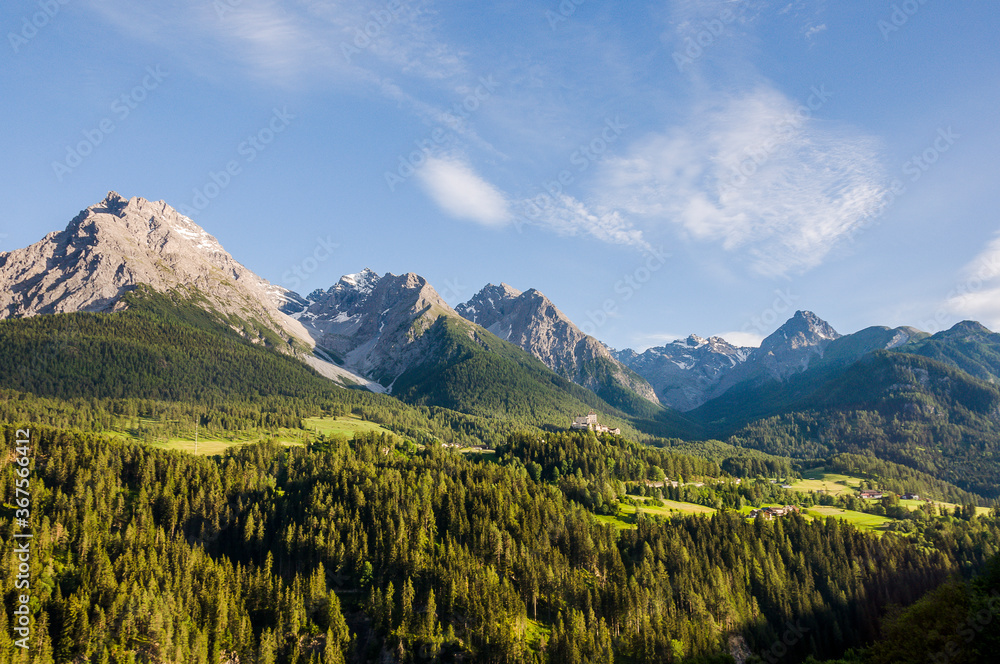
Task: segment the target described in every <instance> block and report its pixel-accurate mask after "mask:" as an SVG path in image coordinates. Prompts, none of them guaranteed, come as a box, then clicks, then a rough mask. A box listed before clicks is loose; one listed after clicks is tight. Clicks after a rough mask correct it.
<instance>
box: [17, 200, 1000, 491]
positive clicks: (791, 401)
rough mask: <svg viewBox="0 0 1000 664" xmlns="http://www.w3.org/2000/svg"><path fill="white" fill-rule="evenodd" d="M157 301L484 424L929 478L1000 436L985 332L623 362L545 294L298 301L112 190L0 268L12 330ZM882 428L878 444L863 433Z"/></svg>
mask: <svg viewBox="0 0 1000 664" xmlns="http://www.w3.org/2000/svg"><path fill="white" fill-rule="evenodd" d="M144 289H149V290H151V291H152V292H155V293H160V294H167V295H169V298H170V299H171V301H174V302H183V303H186V304H185V306H189V307H190V306H193V307H195V308H197V309H198V310H200V311H202V312H203V313H204V315H206V316H208V317H209V318H211V319H212V321H214V323H213V324H215V325H218V326H220V327H221V328H224V329H226V330H228V331H229V332H231V333H235V334H237V335H239V337H241V338H242V339H243V340H244V342H245V343H248V344H250V345H251V346H254V347H257V348H259V349H261V350H262V351H266V352H277V353H278V354H280V355H282V356H284V357H286V358H288V359H289V360H292V361H294V360H299V361H301V362H304V363H305V364H307V365H308V366H309V367H311V369H312V370H314V371H315V372H318V373H319V374H320V375H322V376H325V377H326V378H328V379H330V380H332V381H333V382H334V383H335V384H336V385H340V386H344V387H350V388H355V389H359V388H364V389H368V390H370V391H373V392H381V393H388V394H389V395H391V396H393V397H396V398H398V399H401V400H403V401H406V402H409V403H411V404H414V405H421V406H428V407H432V406H433V407H440V408H447V409H451V410H454V411H459V412H463V413H468V414H470V415H473V416H476V417H486V418H506V419H508V420H510V421H513V422H521V423H530V424H531V425H545V426H566V425H567V424H568V422H569V421H570V420H571V418H572V417H574V416H576V415H580V414H583V413H585V412H587V411H589V410H594V411H596V412H598V413H599V414H600V416H601V418H602V421H605V422H607V423H608V424H614V425H616V426H623V427H625V428H626V430H628V431H632V432H634V433H640V432H641V433H643V434H644V435H656V436H677V437H683V438H691V437H701V438H705V437H713V436H714V437H721V438H727V437H728V438H730V439H731V440H734V441H737V442H739V443H740V444H746V445H747V446H752V447H757V448H759V449H767V450H769V451H772V452H775V453H781V454H788V455H791V456H808V455H810V454H811V455H813V456H816V455H823V454H829V453H834V452H838V451H844V450H850V451H852V452H863V451H865V450H868V451H871V449H875V448H879V449H881V452H880V454H881V456H882V457H883V458H890V459H892V460H894V461H896V462H900V463H905V464H908V465H911V466H913V467H916V468H919V469H922V470H925V471H927V472H930V471H931V470H933V468H934V467H936V466H935V464H943V463H952V462H954V463H953V465H956V464H958V465H960V464H962V463H972V461H971V457H969V453H968V448H969V444H970V441H979V440H987V439H988V436H991V435H993V434H994V433H995V432H996V431H997V429H1000V426H998V425H997V406H998V405H1000V392H998V391H997V388H996V386H995V384H996V382H997V381H998V380H1000V335H996V334H994V333H992V332H991V331H989V330H988V329H986V328H985V327H983V326H981V325H979V324H978V323H974V322H968V321H967V322H963V323H960V324H958V325H956V326H955V327H954V328H952V329H951V330H947V331H945V332H940V333H938V334H935V335H933V336H930V335H928V334H927V333H924V332H921V331H919V330H916V329H914V328H910V327H898V328H888V327H871V328H867V329H865V330H861V331H859V332H856V333H853V334H847V335H842V334H840V333H838V332H837V331H836V330H834V329H833V328H832V327H831V326H830V325H829V324H828V323H826V322H825V321H823V320H822V319H820V318H819V317H818V316H816V315H815V314H813V313H811V312H809V311H798V312H796V313H795V314H794V315H793V316H792V317H791V318H790V319H789V320H788V321H787V322H785V323H784V324H783V325H782V326H781V327H779V328H778V329H777V330H776V331H775V332H774V333H772V334H771V335H769V336H768V337H767V338H765V339H764V340H763V341H762V343H761V344H760V346H759V347H756V348H750V347H738V346H734V345H732V344H730V343H729V342H727V341H726V340H725V339H722V338H719V337H710V338H707V339H705V338H702V337H699V336H697V335H694V334H692V335H690V336H688V337H687V338H686V339H682V340H677V341H674V342H672V343H669V344H666V345H663V346H660V347H655V348H649V349H647V350H645V351H643V352H641V353H639V352H636V351H633V350H631V349H625V350H621V351H615V350H612V349H610V348H608V347H607V346H605V345H604V344H603V343H602V342H600V341H599V340H597V339H595V338H594V337H591V336H588V335H586V334H584V333H583V332H582V331H581V330H580V328H579V327H577V326H576V325H575V324H574V323H573V322H572V320H570V319H569V317H567V316H566V315H565V313H563V312H562V311H561V310H560V309H559V308H558V307H557V306H556V305H555V303H553V302H552V301H551V300H549V299H548V298H547V297H546V296H545V295H543V294H542V293H541V292H539V291H538V290H536V289H529V290H527V291H524V292H522V291H519V290H517V289H515V288H513V287H512V286H509V285H507V284H505V283H501V284H500V285H493V284H488V285H486V286H485V287H484V288H483V289H482V290H480V291H479V292H478V293H477V294H476V295H474V296H473V297H472V298H471V299H470V300H468V301H467V302H464V303H462V304H459V305H457V306H456V307H455V308H452V307H451V306H449V305H448V303H447V302H445V301H444V299H443V298H442V297H441V296H440V294H438V292H437V291H436V290H435V289H434V287H433V286H432V285H431V284H429V283H428V282H427V280H426V279H424V278H423V277H421V276H419V275H417V274H413V273H404V274H400V275H396V274H391V273H387V274H383V275H379V274H377V273H375V272H373V271H371V270H369V269H364V270H362V271H361V272H358V273H355V274H349V275H345V276H343V277H341V279H340V280H339V281H338V282H337V283H335V284H333V285H332V286H331V287H330V288H329V289H326V290H322V289H320V290H316V291H313V292H312V293H309V294H308V295H305V296H303V295H300V294H298V293H295V292H292V291H290V290H288V289H285V288H282V287H280V286H277V285H273V284H270V283H268V282H267V281H266V280H265V279H263V278H261V277H259V276H258V275H256V274H254V273H253V272H252V271H251V270H249V269H248V268H246V267H245V266H243V265H242V264H240V263H239V262H238V261H237V260H236V259H234V258H233V257H232V256H231V255H230V254H229V253H227V252H226V251H225V250H224V249H223V248H222V246H221V245H220V244H219V243H218V241H217V240H216V239H215V238H214V237H212V236H211V235H210V234H208V233H207V232H206V231H205V230H203V229H202V228H200V227H199V226H198V225H197V224H195V223H194V222H193V221H192V220H190V219H189V218H187V217H185V216H183V215H181V214H179V213H178V212H177V211H176V210H174V209H173V208H172V207H170V206H169V205H168V204H166V203H165V202H163V201H158V202H150V201H147V200H145V199H143V198H138V197H137V198H131V199H126V198H124V197H122V196H120V195H119V194H117V193H115V192H110V193H109V194H108V195H107V196H106V197H105V199H104V200H102V201H101V202H100V203H98V204H96V205H93V206H90V207H88V208H86V209H85V210H83V211H81V212H80V213H79V214H78V215H76V217H74V218H73V219H72V220H71V221H70V222H69V224H68V225H67V227H66V228H65V229H64V230H62V231H57V232H53V233H50V234H49V235H47V236H45V237H44V238H42V239H41V240H40V241H39V242H37V243H35V244H33V245H31V246H29V247H27V248H24V249H18V250H15V251H11V252H5V253H0V317H2V318H5V319H8V320H10V321H16V320H19V319H31V318H33V317H36V316H38V315H42V314H45V315H49V314H69V313H75V312H90V313H105V314H106V313H115V312H122V311H123V310H127V309H128V308H129V306H130V302H131V303H135V302H137V301H139V300H136V299H135V297H132V295H133V294H141V293H144V292H146V290H144ZM140 299H141V298H140ZM156 306H157V307H161V305H160V304H157V305H156ZM161 309H162V307H161ZM159 310H160V309H158V311H159ZM185 316H187V317H188V318H190V315H189V314H185ZM101 343H104V337H102V341H101ZM181 351H182V349H178V352H181ZM143 352H147V351H143ZM149 352H152V351H149ZM144 361H145V360H144ZM150 361H152V360H150ZM160 361H161V362H163V361H164V360H163V359H162V358H161V359H160ZM0 378H2V377H0ZM8 382H9V381H8ZM865 413H868V414H869V415H866V414H865ZM872 414H874V415H872ZM876 415H877V418H879V419H878V421H877V422H876V424H875V425H872V426H875V430H874V433H871V432H870V433H868V434H865V435H866V436H868V438H864V436H861V435H860V434H859V433H858V432H859V431H862V430H865V429H864V428H863V427H859V426H856V425H855V424H851V423H853V422H857V421H861V420H865V419H866V418H868V419H870V418H871V417H876ZM834 420H836V421H837V422H841V423H842V424H839V425H838V426H840V427H841V428H840V429H838V430H837V431H839V433H837V432H836V431H835V430H834V429H835V428H834V427H833V424H832V422H833V421H834ZM806 421H808V422H815V423H817V424H816V425H815V426H814V425H812V424H810V425H802V422H806ZM845 422H846V423H847V424H844V423H845ZM901 423H903V424H901ZM870 424H871V423H870V422H869V425H870ZM946 424H947V425H948V426H951V427H953V429H951V430H950V431H952V432H953V433H954V432H958V433H954V435H955V436H957V439H956V441H955V442H954V445H953V446H952V447H950V448H949V447H948V445H937V446H934V447H935V449H936V450H937V451H929V449H928V448H927V446H925V445H924V446H922V445H919V444H918V443H917V442H915V441H914V439H913V437H912V436H911V437H910V438H905V437H903V436H901V434H899V427H900V426H904V428H905V427H910V429H909V430H910V431H911V432H912V431H918V430H919V431H921V432H926V435H928V436H931V435H939V433H934V432H940V431H942V430H943V429H942V427H943V426H944V425H946ZM845 426H846V427H850V428H849V429H848V430H846V432H845V430H844V428H843V427H845ZM762 427H763V429H762ZM762 432H764V433H762ZM789 432H792V433H789ZM921 435H923V434H921ZM781 440H794V441H795V442H794V444H792V443H787V444H786V443H781V442H780V441H781ZM865 440H867V441H868V442H867V443H866V442H864V441H865ZM789 444H791V445H793V447H794V449H792V450H791V451H789V450H788V449H783V448H781V446H782V445H786V446H787V445H789ZM983 444H984V445H987V446H991V445H992V444H991V443H983ZM879 446H881V447H879ZM963 446H964V447H963ZM990 449H992V447H990ZM953 480H954V481H955V482H956V483H957V484H959V485H961V477H960V476H959V475H957V474H955V476H954V477H953Z"/></svg>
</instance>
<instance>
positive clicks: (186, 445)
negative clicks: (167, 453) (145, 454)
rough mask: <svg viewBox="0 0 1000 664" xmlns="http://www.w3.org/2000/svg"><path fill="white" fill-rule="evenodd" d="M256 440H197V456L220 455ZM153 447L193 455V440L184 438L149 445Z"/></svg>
mask: <svg viewBox="0 0 1000 664" xmlns="http://www.w3.org/2000/svg"><path fill="white" fill-rule="evenodd" d="M255 442H257V440H252V441H251V440H247V441H232V440H202V439H200V438H199V439H198V455H199V456H212V455H213V454H222V453H223V452H225V451H226V450H227V449H229V448H230V447H236V446H239V445H248V444H250V443H255ZM150 444H151V445H152V446H153V447H159V448H162V449H165V450H177V451H179V452H187V453H188V454H194V453H195V445H194V439H193V438H192V439H191V440H187V439H184V438H171V439H170V440H168V441H167V442H166V443H150Z"/></svg>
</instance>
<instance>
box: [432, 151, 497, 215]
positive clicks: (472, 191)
mask: <svg viewBox="0 0 1000 664" xmlns="http://www.w3.org/2000/svg"><path fill="white" fill-rule="evenodd" d="M417 178H418V179H419V181H420V183H421V184H422V185H423V187H424V189H425V190H426V191H427V193H428V194H429V195H430V197H431V198H432V199H433V200H434V202H435V203H437V204H438V206H440V207H441V209H443V210H444V211H445V212H447V213H448V214H450V215H451V216H453V217H455V218H457V219H465V220H469V221H474V222H476V223H479V224H483V225H484V226H502V225H504V224H506V223H508V222H509V221H510V210H509V207H508V205H507V199H506V198H505V197H504V195H503V193H501V192H500V190H499V189H497V188H496V187H494V186H493V185H491V184H490V183H488V182H486V181H485V180H484V179H483V178H481V177H480V176H479V175H478V174H477V173H476V172H475V171H474V170H473V169H472V167H471V166H469V164H467V163H466V162H465V161H463V160H460V159H457V158H454V157H428V159H427V161H426V163H425V164H424V165H423V166H422V167H421V168H420V170H419V171H417Z"/></svg>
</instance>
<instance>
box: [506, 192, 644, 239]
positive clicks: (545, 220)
mask: <svg viewBox="0 0 1000 664" xmlns="http://www.w3.org/2000/svg"><path fill="white" fill-rule="evenodd" d="M517 207H518V210H519V212H520V216H519V219H520V223H530V224H534V225H537V226H540V227H542V228H546V229H548V230H550V231H553V232H555V233H557V234H559V235H563V236H578V235H588V236H590V237H593V238H595V239H597V240H600V241H601V242H606V243H609V244H620V245H626V246H632V247H636V248H639V249H643V250H647V251H648V250H649V249H650V245H649V243H648V242H646V240H645V238H644V237H643V234H642V231H641V230H640V229H638V228H636V227H635V226H634V225H633V224H632V222H630V221H629V220H627V219H626V218H625V217H623V216H622V214H621V213H620V212H618V211H616V210H611V209H606V208H604V209H600V208H599V209H594V208H593V207H591V206H588V205H587V204H586V203H584V202H583V201H581V200H579V199H577V198H574V197H573V196H570V195H568V194H564V193H560V194H558V195H557V196H551V195H549V194H543V195H541V196H539V197H536V198H533V199H530V200H525V201H521V202H520V203H519V204H518V206H517Z"/></svg>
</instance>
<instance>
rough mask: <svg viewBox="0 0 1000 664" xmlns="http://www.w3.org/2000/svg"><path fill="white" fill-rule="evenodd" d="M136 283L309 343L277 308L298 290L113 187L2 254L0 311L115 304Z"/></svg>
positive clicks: (172, 213) (163, 206) (177, 217)
mask: <svg viewBox="0 0 1000 664" xmlns="http://www.w3.org/2000/svg"><path fill="white" fill-rule="evenodd" d="M139 284H146V285H148V286H150V287H151V288H152V289H153V290H156V291H160V292H166V291H175V290H179V291H182V292H186V293H190V294H191V295H198V296H199V297H202V298H204V299H205V300H207V301H208V303H209V304H210V305H211V306H212V307H213V308H214V309H216V310H217V311H220V312H224V313H226V314H229V315H231V316H235V317H237V318H243V319H250V320H254V321H256V322H257V323H259V324H261V325H263V326H264V327H266V328H269V329H271V330H272V331H274V332H276V333H277V334H278V335H279V336H281V337H282V338H283V339H285V340H288V339H290V338H291V337H293V336H294V337H298V338H299V339H300V340H302V341H303V342H304V343H306V344H308V343H309V338H308V335H307V334H306V332H305V330H303V329H302V328H301V326H299V325H297V324H296V323H295V322H294V321H293V320H291V319H290V318H287V317H286V316H284V314H283V313H282V311H281V310H280V307H283V306H285V305H286V304H287V303H288V302H289V301H290V299H294V297H297V296H295V295H294V294H293V293H291V292H290V291H288V290H286V289H284V288H281V287H279V286H274V285H272V284H270V283H268V282H267V281H266V280H264V279H262V278H261V277H259V276H257V275H256V274H254V273H253V272H251V271H250V270H248V269H247V268H246V267H244V266H243V265H241V264H240V263H239V262H237V261H236V260H235V259H233V257H232V256H230V255H229V253H228V252H226V251H225V250H224V249H223V248H222V246H221V245H220V244H219V242H218V240H216V239H215V238H214V237H212V236H211V235H209V234H208V233H207V232H205V230H204V229H202V228H201V227H200V226H198V225H197V224H196V223H194V222H193V221H191V220H190V219H188V218H187V217H185V216H184V215H182V214H180V213H179V212H177V211H176V210H175V209H174V208H172V207H171V206H169V205H168V204H167V203H165V202H164V201H148V200H146V199H144V198H140V197H133V198H125V197H124V196H122V195H121V194H119V193H118V192H116V191H110V192H108V194H107V196H105V197H104V199H103V200H102V201H100V202H99V203H97V204H95V205H91V206H90V207H88V208H86V209H85V210H83V211H81V212H80V213H79V214H78V215H77V216H76V217H74V218H73V220H72V221H70V223H69V224H68V225H67V226H66V228H65V230H63V231H59V232H55V233H50V234H49V235H47V236H45V237H44V238H42V240H40V241H39V242H36V243H35V244H33V245H31V246H29V247H25V248H23V249H17V250H14V251H11V252H7V253H3V254H0V317H5V318H7V317H22V316H32V315H36V314H48V313H67V312H74V311H110V310H116V309H119V308H121V307H122V306H124V303H123V302H122V297H123V296H124V295H125V293H127V292H129V291H131V290H133V289H135V288H137V287H138V285H139ZM258 340H263V337H261V339H258Z"/></svg>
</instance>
